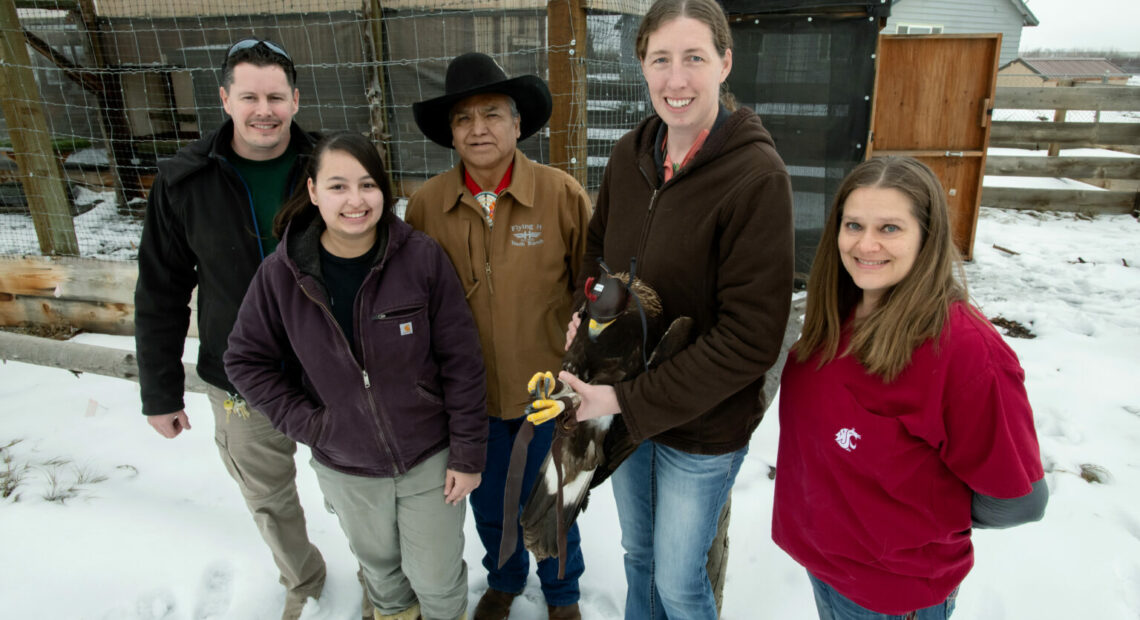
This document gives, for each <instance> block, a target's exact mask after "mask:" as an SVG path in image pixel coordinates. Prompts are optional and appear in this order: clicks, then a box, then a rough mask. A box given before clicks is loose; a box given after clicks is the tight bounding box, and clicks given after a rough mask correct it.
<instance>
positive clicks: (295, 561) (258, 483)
mask: <svg viewBox="0 0 1140 620" xmlns="http://www.w3.org/2000/svg"><path fill="white" fill-rule="evenodd" d="M207 396H209V398H210V407H211V409H213V411H214V441H215V442H217V444H218V453H219V454H220V455H221V457H222V462H223V463H225V465H226V469H227V470H228V471H229V472H230V476H231V477H233V479H234V481H235V482H237V484H238V487H239V488H240V489H241V494H242V496H243V497H244V498H245V504H246V506H247V507H248V508H249V512H250V513H251V514H252V515H253V520H254V522H255V523H256V524H257V530H258V531H259V532H260V533H261V538H262V539H264V540H265V544H267V545H268V546H269V550H270V552H272V553H273V561H274V562H276V563H277V569H278V570H279V571H280V572H281V584H282V585H284V586H285V588H286V589H287V590H288V591H289V594H290V595H291V596H300V597H302V599H301V600H304V598H303V597H310V596H311V597H314V598H316V597H320V595H321V590H322V589H323V588H324V584H325V560H324V558H323V557H321V552H320V551H318V550H317V548H316V547H315V546H313V544H312V543H311V542H309V535H308V532H306V530H305V512H304V510H302V508H301V502H300V498H299V497H298V495H297V482H296V478H297V467H296V465H295V464H294V462H293V454H294V453H296V452H297V444H296V443H294V442H293V440H292V439H289V438H288V437H286V436H285V435H283V434H282V433H280V432H279V431H277V430H276V429H275V428H273V426H272V425H271V424H270V423H269V420H268V419H267V418H266V417H265V416H264V415H262V414H261V413H260V412H258V411H254V410H252V409H250V411H249V417H248V418H245V417H242V416H240V415H238V414H236V413H234V414H230V415H229V416H228V418H229V419H227V415H226V409H225V406H224V403H225V400H226V398H227V395H226V393H225V392H224V391H222V390H219V389H218V388H215V387H212V386H211V387H210V388H209V390H208V391H207Z"/></svg>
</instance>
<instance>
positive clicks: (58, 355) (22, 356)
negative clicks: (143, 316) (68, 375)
mask: <svg viewBox="0 0 1140 620" xmlns="http://www.w3.org/2000/svg"><path fill="white" fill-rule="evenodd" d="M0 360H2V361H4V362H8V361H14V362H24V363H27V364H36V365H38V366H52V367H54V368H63V369H65V370H70V371H71V372H73V373H76V374H79V373H83V372H89V373H92V374H96V375H103V376H106V377H118V378H120V379H127V380H130V381H135V382H138V380H139V366H138V360H137V359H136V358H135V354H134V352H133V351H124V350H122V349H112V348H110V347H100V346H96V345H90V344H82V343H78V342H62V341H58V340H51V339H48V338H37V337H35V336H24V335H22V334H10V333H8V332H2V331H0ZM183 368H184V370H185V372H186V381H185V385H186V391H187V392H205V391H206V382H205V381H202V380H201V379H200V378H199V377H198V373H197V371H196V367H195V366H194V364H183Z"/></svg>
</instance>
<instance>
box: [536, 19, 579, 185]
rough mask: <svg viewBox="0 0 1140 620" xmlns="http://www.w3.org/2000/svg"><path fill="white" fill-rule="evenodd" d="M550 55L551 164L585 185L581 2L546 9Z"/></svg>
mask: <svg viewBox="0 0 1140 620" xmlns="http://www.w3.org/2000/svg"><path fill="white" fill-rule="evenodd" d="M546 23H547V38H548V40H549V42H550V52H549V55H548V56H547V58H548V64H549V67H550V79H549V80H548V83H549V85H550V91H551V92H550V94H551V96H552V98H553V100H554V111H553V113H552V114H551V115H550V163H551V165H553V166H555V167H558V168H561V169H562V170H565V171H566V172H567V173H569V174H570V175H571V176H573V177H574V178H575V179H578V183H580V184H582V186H583V187H585V185H586V164H587V158H586V140H587V132H586V64H585V63H586V58H585V53H586V9H585V6H584V4H583V2H582V0H550V1H549V2H548V3H547V5H546Z"/></svg>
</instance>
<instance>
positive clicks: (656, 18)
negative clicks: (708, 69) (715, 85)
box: [635, 0, 737, 112]
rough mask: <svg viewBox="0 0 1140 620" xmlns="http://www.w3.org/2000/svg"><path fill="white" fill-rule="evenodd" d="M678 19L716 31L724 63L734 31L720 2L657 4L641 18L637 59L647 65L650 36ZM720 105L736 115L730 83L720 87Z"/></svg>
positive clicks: (690, 0)
mask: <svg viewBox="0 0 1140 620" xmlns="http://www.w3.org/2000/svg"><path fill="white" fill-rule="evenodd" d="M678 17H688V18H690V19H695V20H697V21H699V22H701V23H703V24H704V25H706V26H708V27H709V30H711V31H712V39H713V48H715V49H716V53H717V55H719V56H720V57H721V58H722V59H723V58H724V55H725V52H727V51H728V50H730V49H732V30H731V29H729V27H728V18H727V17H725V15H724V10H723V9H721V8H720V5H719V4H717V3H716V0H657V1H656V2H654V3H653V6H651V7H649V10H648V11H646V12H645V16H644V17H642V18H641V25H640V26H638V28H637V43H636V47H635V49H636V50H637V59H638V61H640V62H645V55H646V54H647V53H648V50H649V36H650V35H652V34H653V33H654V32H657V29H658V28H660V27H661V26H662V25H664V24H665V23H666V22H669V21H672V20H674V19H676V18H678ZM720 103H721V105H723V106H724V107H726V108H728V110H729V111H730V112H732V111H735V110H736V107H737V104H736V97H733V96H732V93H730V92H728V82H727V81H724V82H721V84H720Z"/></svg>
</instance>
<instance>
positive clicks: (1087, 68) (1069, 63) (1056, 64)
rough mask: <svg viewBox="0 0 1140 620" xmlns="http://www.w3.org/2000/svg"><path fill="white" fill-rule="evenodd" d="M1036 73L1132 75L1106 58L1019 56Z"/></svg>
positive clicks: (1061, 76) (1057, 75)
mask: <svg viewBox="0 0 1140 620" xmlns="http://www.w3.org/2000/svg"><path fill="white" fill-rule="evenodd" d="M1017 60H1020V61H1021V62H1022V63H1023V64H1025V66H1027V67H1029V68H1030V69H1032V70H1033V72H1034V73H1036V74H1038V75H1040V76H1042V77H1046V78H1075V77H1105V76H1107V77H1110V78H1114V77H1131V75H1132V74H1130V73H1127V72H1125V71H1124V69H1121V68H1120V67H1118V66H1116V65H1114V64H1112V63H1111V62H1109V61H1108V60H1107V59H1105V58H1018V59H1017Z"/></svg>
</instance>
